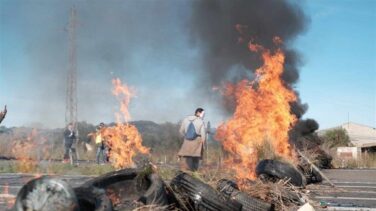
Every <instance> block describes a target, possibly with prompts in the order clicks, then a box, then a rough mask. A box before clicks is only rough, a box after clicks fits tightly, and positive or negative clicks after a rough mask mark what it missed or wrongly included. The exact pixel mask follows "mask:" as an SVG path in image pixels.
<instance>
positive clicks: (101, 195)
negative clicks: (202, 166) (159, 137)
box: [14, 169, 178, 211]
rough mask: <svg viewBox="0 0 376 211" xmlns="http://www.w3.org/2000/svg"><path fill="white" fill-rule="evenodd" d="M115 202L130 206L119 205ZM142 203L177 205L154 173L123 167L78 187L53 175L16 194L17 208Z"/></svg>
mask: <svg viewBox="0 0 376 211" xmlns="http://www.w3.org/2000/svg"><path fill="white" fill-rule="evenodd" d="M115 201H119V202H121V204H126V205H127V207H116V206H117V204H116V203H114V202H115ZM143 205H155V206H158V207H168V206H171V207H178V204H177V202H176V199H175V198H174V197H173V195H171V194H170V193H169V192H168V191H167V187H166V185H165V183H164V182H163V181H162V179H161V178H160V177H159V176H158V175H157V174H155V173H151V172H150V173H145V171H142V170H138V169H123V170H120V171H115V172H110V173H108V174H105V175H102V176H100V177H97V178H94V179H92V180H89V181H88V182H86V183H84V184H83V185H82V186H80V187H78V188H74V189H73V188H72V187H70V186H69V185H68V184H67V183H65V182H63V181H61V180H58V179H54V178H52V177H41V178H37V179H34V180H31V181H29V182H28V183H27V184H26V185H24V186H23V188H22V189H21V190H20V192H19V193H18V195H17V199H16V203H15V206H14V210H17V211H23V210H38V211H50V210H56V211H60V210H61V211H67V210H69V211H111V210H114V208H116V209H117V210H133V209H135V208H137V207H140V206H143Z"/></svg>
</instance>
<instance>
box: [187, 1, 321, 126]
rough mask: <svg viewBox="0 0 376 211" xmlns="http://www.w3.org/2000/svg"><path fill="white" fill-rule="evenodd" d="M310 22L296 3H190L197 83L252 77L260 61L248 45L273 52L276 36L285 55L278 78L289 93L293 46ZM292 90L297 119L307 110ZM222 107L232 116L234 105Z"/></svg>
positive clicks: (294, 72) (294, 74) (295, 74)
mask: <svg viewBox="0 0 376 211" xmlns="http://www.w3.org/2000/svg"><path fill="white" fill-rule="evenodd" d="M309 21H310V20H309V18H308V17H307V16H306V15H305V13H304V12H303V10H302V8H301V5H299V4H298V3H294V2H293V1H287V0H286V1H281V0H270V1H265V0H249V1H245V0H232V1H226V0H219V1H214V0H207V1H195V2H194V4H193V11H192V16H191V22H190V29H191V31H190V34H191V38H192V39H191V41H192V43H193V44H194V45H195V46H199V47H200V48H201V49H202V54H201V55H202V57H201V62H202V65H203V68H204V70H205V72H204V74H205V75H206V77H205V78H204V80H203V81H201V82H203V83H204V84H207V83H209V84H211V86H214V87H215V86H220V85H221V83H223V82H224V81H230V82H234V81H237V80H239V78H244V77H246V78H248V79H252V77H253V71H255V70H256V68H257V67H259V66H260V65H261V59H260V57H259V55H257V54H256V53H252V52H250V51H249V49H248V46H247V43H248V42H249V41H250V40H252V41H254V42H255V43H258V44H261V45H262V46H264V47H266V48H269V49H273V48H274V47H275V44H274V43H273V38H274V37H276V36H278V37H280V38H281V39H282V40H283V46H282V48H283V50H284V52H285V65H284V72H283V74H282V80H283V81H284V82H285V84H286V86H287V87H290V88H291V89H294V85H295V84H296V83H297V82H298V80H299V66H300V65H301V56H300V54H299V52H298V51H297V50H295V49H294V47H293V45H292V44H293V41H294V40H295V39H296V38H297V36H298V35H300V34H302V33H303V32H304V31H305V30H306V28H307V26H308V24H309ZM294 91H295V92H296V94H297V96H298V100H297V101H296V102H294V103H292V104H291V112H292V113H293V114H295V115H296V116H297V117H298V118H299V119H300V118H301V117H302V115H303V114H304V113H305V112H306V111H307V109H308V106H307V105H306V104H303V103H302V102H301V100H300V98H299V93H298V92H297V90H294ZM225 105H226V106H225V107H226V109H228V111H229V112H231V113H232V109H233V106H231V105H230V106H229V103H228V99H227V101H226V103H225ZM312 121H313V120H310V121H308V123H310V124H305V123H306V122H307V121H304V122H299V123H298V124H297V125H298V126H297V127H296V128H295V129H296V130H298V131H306V130H307V128H308V127H311V125H312ZM314 124H317V123H314ZM305 126H307V127H305ZM316 129H317V128H316Z"/></svg>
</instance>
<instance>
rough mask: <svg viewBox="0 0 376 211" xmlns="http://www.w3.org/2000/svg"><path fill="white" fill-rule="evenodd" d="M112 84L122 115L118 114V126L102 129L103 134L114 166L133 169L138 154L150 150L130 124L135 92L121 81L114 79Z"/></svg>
mask: <svg viewBox="0 0 376 211" xmlns="http://www.w3.org/2000/svg"><path fill="white" fill-rule="evenodd" d="M112 83H113V85H114V88H113V90H112V93H113V94H114V95H115V96H116V97H117V98H118V100H119V102H120V113H116V120H117V123H116V125H115V126H114V127H108V128H104V129H102V131H101V133H102V136H103V137H104V139H105V140H106V145H107V146H108V147H109V148H110V149H111V150H110V152H109V157H110V161H111V163H112V165H113V166H114V167H115V168H116V169H120V168H126V167H132V166H133V165H134V163H133V157H134V156H135V155H136V154H137V153H143V154H146V153H149V149H148V148H146V147H144V146H143V145H142V138H141V135H140V133H139V132H138V130H137V128H136V127H135V126H134V125H130V124H129V123H128V121H129V120H130V113H129V110H128V106H129V102H130V99H131V97H133V96H134V91H133V90H132V89H130V88H129V87H128V86H127V85H123V84H122V83H121V81H120V79H114V80H112ZM122 120H124V121H125V123H123V121H122Z"/></svg>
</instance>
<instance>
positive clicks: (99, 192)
mask: <svg viewBox="0 0 376 211" xmlns="http://www.w3.org/2000/svg"><path fill="white" fill-rule="evenodd" d="M74 191H75V193H76V196H77V199H78V204H79V206H80V211H112V210H113V209H112V203H111V200H110V199H109V198H108V197H107V195H106V192H105V191H104V190H103V189H99V188H94V187H89V188H84V187H79V188H76V189H74Z"/></svg>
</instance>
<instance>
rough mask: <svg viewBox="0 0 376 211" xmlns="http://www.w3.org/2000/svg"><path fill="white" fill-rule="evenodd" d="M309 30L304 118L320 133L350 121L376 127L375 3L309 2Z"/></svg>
mask: <svg viewBox="0 0 376 211" xmlns="http://www.w3.org/2000/svg"><path fill="white" fill-rule="evenodd" d="M305 10H306V11H307V12H308V14H309V15H310V17H311V23H310V26H309V27H308V31H307V32H306V33H305V34H303V35H301V36H300V37H299V39H298V40H297V42H296V43H295V46H296V47H297V48H298V49H299V50H300V52H302V54H303V55H304V59H303V60H304V64H303V66H302V68H301V79H300V82H299V84H298V86H297V87H298V90H300V94H301V98H302V100H303V101H304V102H307V103H308V104H309V109H308V112H307V113H306V114H305V116H306V117H311V118H314V119H316V120H317V121H318V122H319V123H320V126H321V127H322V128H326V127H331V126H336V125H339V124H341V123H344V122H347V121H348V119H349V120H350V121H352V122H356V123H361V124H365V125H370V126H373V127H375V126H376V1H373V0H369V1H367V0H362V1H355V0H353V1H349V0H336V1H335V0H331V1H327V0H323V1H307V4H306V5H305Z"/></svg>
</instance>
